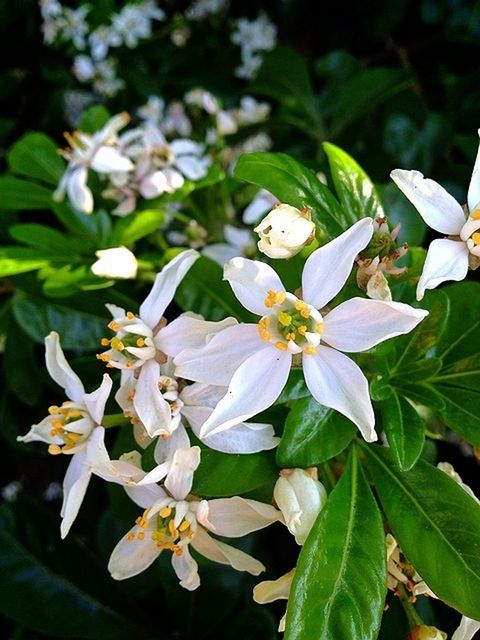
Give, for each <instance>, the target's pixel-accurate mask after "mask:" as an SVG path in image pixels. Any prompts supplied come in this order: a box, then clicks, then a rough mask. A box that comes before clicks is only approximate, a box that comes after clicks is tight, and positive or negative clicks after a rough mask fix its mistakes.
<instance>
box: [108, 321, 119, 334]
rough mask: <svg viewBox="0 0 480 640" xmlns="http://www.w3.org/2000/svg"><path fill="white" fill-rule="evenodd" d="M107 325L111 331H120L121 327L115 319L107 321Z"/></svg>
mask: <svg viewBox="0 0 480 640" xmlns="http://www.w3.org/2000/svg"><path fill="white" fill-rule="evenodd" d="M107 327H108V328H109V329H110V330H111V331H115V332H117V331H120V329H121V328H122V327H121V326H120V325H119V324H118V322H115V320H112V321H111V322H109V323H108V324H107Z"/></svg>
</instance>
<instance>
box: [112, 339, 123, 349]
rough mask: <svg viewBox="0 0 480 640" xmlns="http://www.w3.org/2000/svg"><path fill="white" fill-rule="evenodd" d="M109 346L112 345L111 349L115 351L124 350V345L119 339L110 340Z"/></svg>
mask: <svg viewBox="0 0 480 640" xmlns="http://www.w3.org/2000/svg"><path fill="white" fill-rule="evenodd" d="M110 344H111V345H112V349H115V350H116V351H123V350H124V349H125V345H124V344H123V342H122V341H121V340H120V339H119V338H112V339H111V340H110Z"/></svg>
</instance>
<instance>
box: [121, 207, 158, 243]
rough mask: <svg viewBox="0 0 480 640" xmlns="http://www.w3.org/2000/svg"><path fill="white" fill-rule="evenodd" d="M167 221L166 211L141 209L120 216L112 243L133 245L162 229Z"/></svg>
mask: <svg viewBox="0 0 480 640" xmlns="http://www.w3.org/2000/svg"><path fill="white" fill-rule="evenodd" d="M165 221H166V217H165V213H164V212H163V211H154V210H147V211H140V212H139V213H135V214H132V215H129V216H126V217H125V218H120V219H119V220H118V221H117V222H116V224H115V226H114V228H113V231H112V236H111V238H110V244H111V245H112V246H119V245H131V244H132V243H133V242H136V241H137V240H140V239H141V238H144V237H145V236H147V235H149V234H150V233H154V232H155V231H157V230H158V229H160V227H162V226H163V225H164V224H165Z"/></svg>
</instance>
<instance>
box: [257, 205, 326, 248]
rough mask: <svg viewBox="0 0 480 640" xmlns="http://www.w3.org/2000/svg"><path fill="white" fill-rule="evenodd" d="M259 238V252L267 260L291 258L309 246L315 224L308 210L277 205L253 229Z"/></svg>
mask: <svg viewBox="0 0 480 640" xmlns="http://www.w3.org/2000/svg"><path fill="white" fill-rule="evenodd" d="M254 231H255V232H256V233H258V235H259V236H260V241H259V242H258V248H259V250H260V251H261V252H262V253H264V254H265V255H267V256H268V257H269V258H291V257H292V256H295V255H296V254H297V253H298V252H299V251H301V250H302V249H303V247H304V246H305V245H306V244H310V242H311V241H312V240H313V238H314V235H315V224H314V223H313V222H312V220H311V215H310V209H307V208H305V209H296V208H295V207H291V206H290V205H288V204H279V205H277V206H276V207H274V208H273V209H272V210H271V211H270V213H269V214H268V215H267V216H266V217H265V218H264V219H263V220H262V221H261V222H260V224H259V225H257V226H256V227H255V229H254Z"/></svg>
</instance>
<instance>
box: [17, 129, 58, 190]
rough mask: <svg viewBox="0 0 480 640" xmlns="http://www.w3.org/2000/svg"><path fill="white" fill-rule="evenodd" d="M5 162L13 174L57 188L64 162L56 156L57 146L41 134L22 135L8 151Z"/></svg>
mask: <svg viewBox="0 0 480 640" xmlns="http://www.w3.org/2000/svg"><path fill="white" fill-rule="evenodd" d="M7 160H8V165H9V167H10V169H11V170H12V171H13V172H14V173H19V174H20V175H23V176H28V177H29V178H36V179H38V180H42V181H44V182H46V183H48V184H51V185H53V186H57V184H58V182H59V180H60V178H61V176H62V173H63V172H64V170H65V162H64V160H62V158H61V157H60V156H59V155H58V150H57V145H56V144H55V143H54V142H53V140H52V139H51V138H49V137H48V136H46V135H44V134H43V133H27V134H26V135H24V136H23V137H22V138H20V140H18V142H16V143H15V144H14V145H13V147H12V148H11V149H10V151H9V152H8V154H7Z"/></svg>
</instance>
